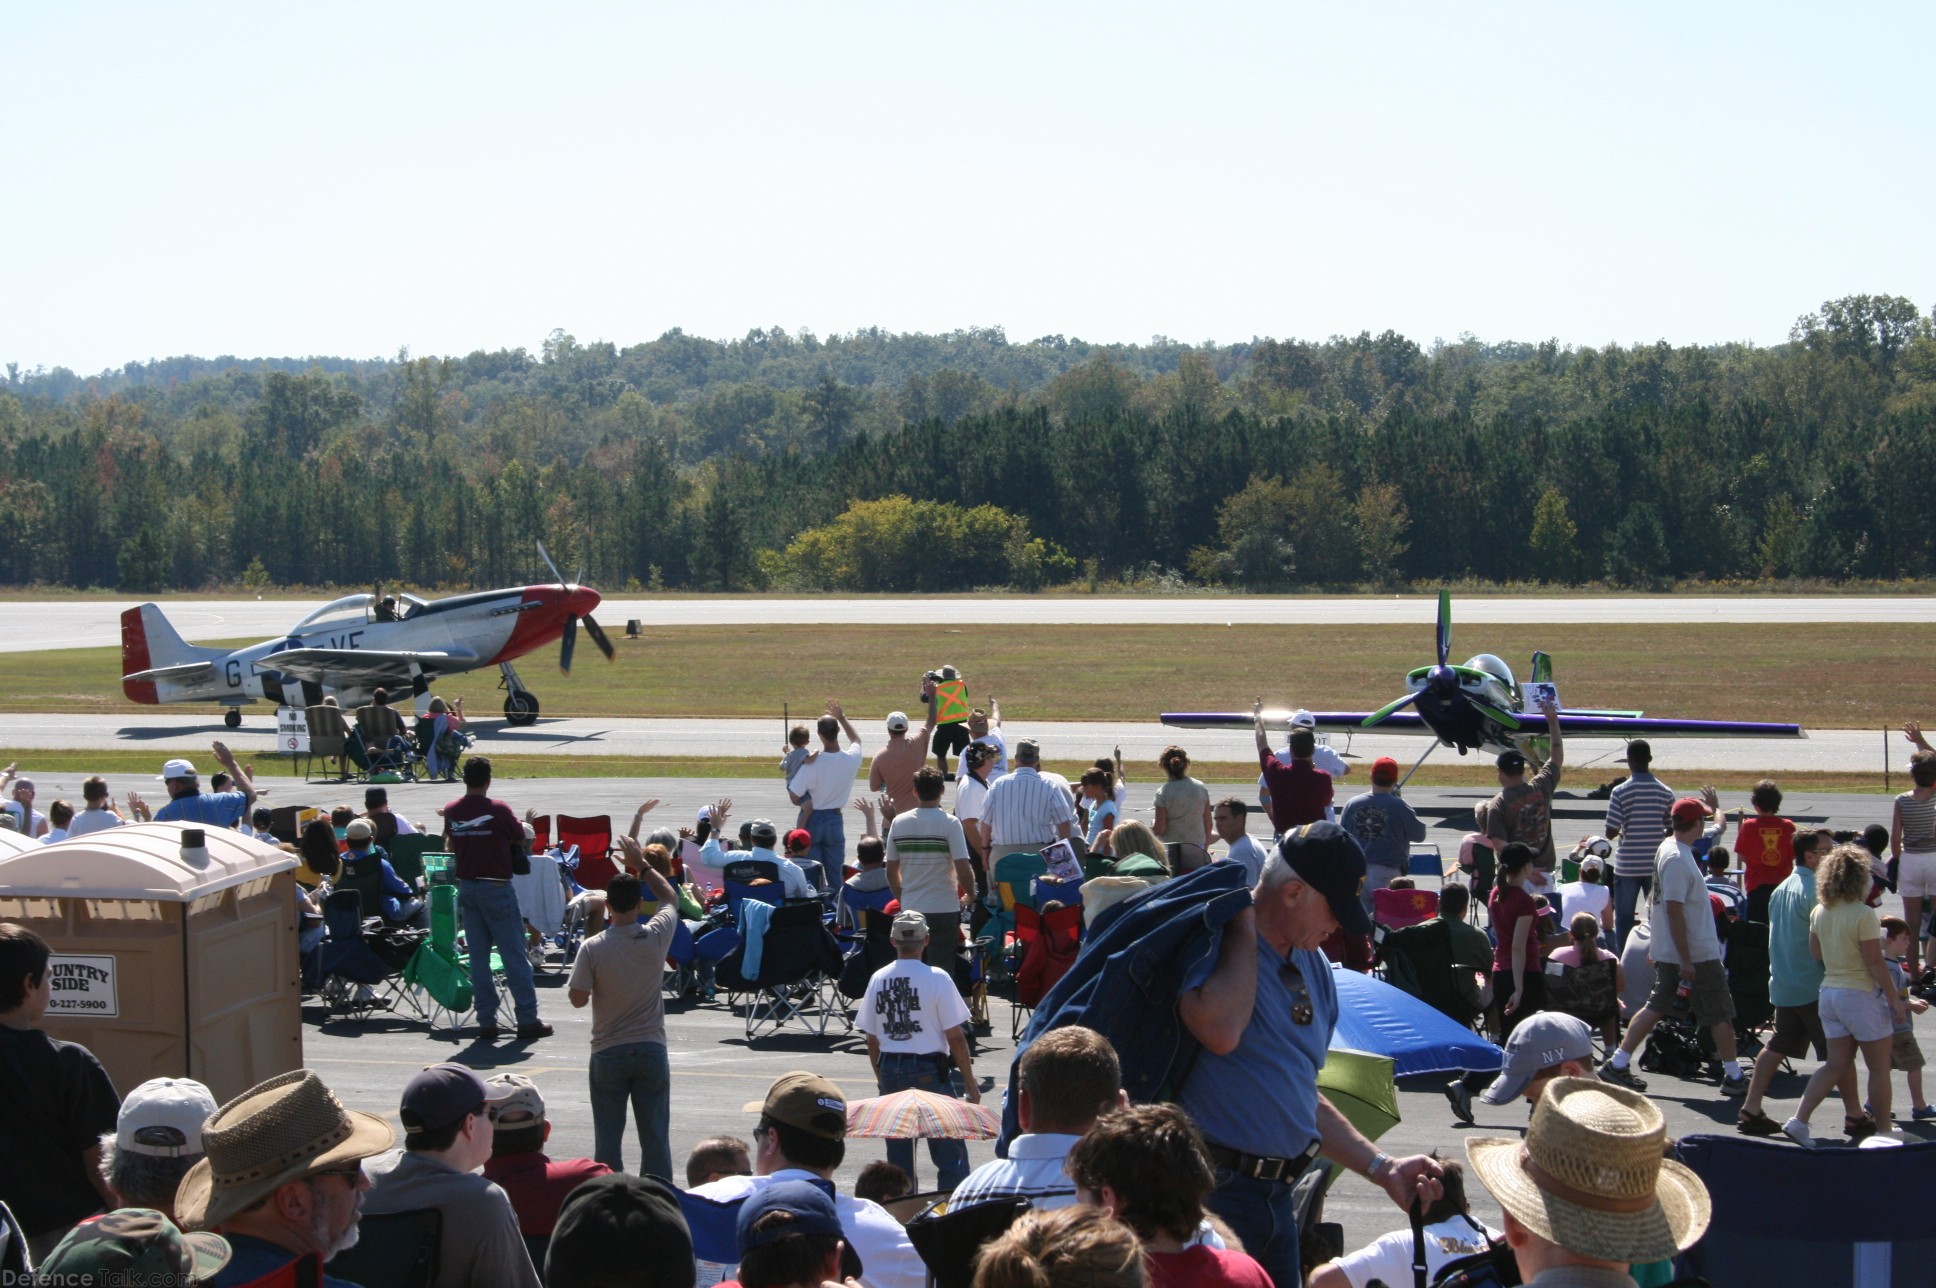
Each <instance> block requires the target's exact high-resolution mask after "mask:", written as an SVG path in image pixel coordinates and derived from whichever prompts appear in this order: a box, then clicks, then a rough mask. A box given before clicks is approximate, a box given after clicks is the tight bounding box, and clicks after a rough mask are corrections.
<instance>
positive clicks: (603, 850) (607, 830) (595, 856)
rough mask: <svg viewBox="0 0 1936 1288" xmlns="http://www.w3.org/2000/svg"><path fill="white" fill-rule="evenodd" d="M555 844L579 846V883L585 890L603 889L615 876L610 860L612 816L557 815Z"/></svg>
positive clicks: (613, 864)
mask: <svg viewBox="0 0 1936 1288" xmlns="http://www.w3.org/2000/svg"><path fill="white" fill-rule="evenodd" d="M558 845H559V847H560V848H563V847H566V846H572V845H575V846H577V847H578V884H579V885H581V886H583V887H584V888H585V889H587V890H603V889H604V888H605V887H606V886H608V885H610V884H611V881H612V878H613V877H615V876H617V875H618V864H617V863H616V862H614V861H613V859H612V816H611V815H610V814H596V815H593V816H592V817H590V818H573V817H572V816H571V815H569V814H560V815H559V816H558Z"/></svg>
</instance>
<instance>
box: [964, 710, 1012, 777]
mask: <svg viewBox="0 0 1936 1288" xmlns="http://www.w3.org/2000/svg"><path fill="white" fill-rule="evenodd" d="M968 736H969V737H971V738H973V739H974V740H975V741H976V742H978V743H980V744H981V745H982V746H984V747H993V748H994V749H995V768H994V769H993V770H991V771H990V772H989V775H988V776H989V777H990V778H1000V777H1001V776H1002V775H1003V774H1006V773H1007V772H1008V739H1007V738H1006V737H1004V736H1003V735H1002V704H1001V703H999V702H997V701H995V699H994V698H992V697H991V698H989V699H988V710H986V711H983V710H982V709H981V708H980V707H976V708H975V709H974V710H973V711H970V712H969V713H968Z"/></svg>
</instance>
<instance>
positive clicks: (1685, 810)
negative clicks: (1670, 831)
mask: <svg viewBox="0 0 1936 1288" xmlns="http://www.w3.org/2000/svg"><path fill="white" fill-rule="evenodd" d="M1673 817H1674V825H1675V826H1676V827H1685V826H1687V825H1688V824H1689V823H1699V822H1703V821H1705V820H1706V818H1707V806H1706V805H1704V804H1703V803H1701V802H1700V801H1697V800H1695V799H1694V798H1693V797H1692V796H1683V797H1681V798H1680V799H1679V800H1677V801H1675V802H1674V809H1673Z"/></svg>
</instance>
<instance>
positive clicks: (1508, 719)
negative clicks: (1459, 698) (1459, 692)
mask: <svg viewBox="0 0 1936 1288" xmlns="http://www.w3.org/2000/svg"><path fill="white" fill-rule="evenodd" d="M1466 701H1467V702H1470V703H1471V704H1472V705H1473V706H1474V707H1475V708H1476V709H1477V710H1478V711H1479V713H1480V714H1481V715H1483V716H1485V717H1486V719H1488V720H1490V721H1492V722H1493V723H1494V724H1496V725H1498V726H1499V727H1500V728H1502V729H1506V730H1508V731H1510V730H1515V729H1517V728H1519V718H1518V717H1517V716H1514V715H1513V714H1512V713H1510V712H1507V711H1501V710H1500V709H1499V708H1498V707H1495V706H1492V705H1491V704H1489V703H1485V702H1481V701H1479V699H1477V698H1474V697H1470V696H1468V697H1467V698H1466Z"/></svg>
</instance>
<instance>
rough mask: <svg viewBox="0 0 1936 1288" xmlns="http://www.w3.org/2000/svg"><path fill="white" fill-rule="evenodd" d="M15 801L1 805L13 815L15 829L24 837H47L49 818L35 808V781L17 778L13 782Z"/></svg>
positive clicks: (0, 806)
mask: <svg viewBox="0 0 1936 1288" xmlns="http://www.w3.org/2000/svg"><path fill="white" fill-rule="evenodd" d="M12 795H13V799H11V800H9V801H7V802H6V803H5V804H4V805H0V809H4V810H5V811H6V812H7V813H9V814H11V815H13V819H14V827H15V830H17V831H18V832H19V833H20V834H21V835H22V836H31V837H34V838H36V839H38V838H40V837H43V836H46V835H47V816H46V815H45V814H43V813H41V812H40V811H39V810H37V809H35V808H34V780H33V779H31V778H16V779H14V780H13V788H12Z"/></svg>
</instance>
